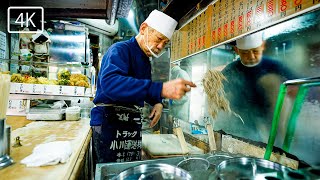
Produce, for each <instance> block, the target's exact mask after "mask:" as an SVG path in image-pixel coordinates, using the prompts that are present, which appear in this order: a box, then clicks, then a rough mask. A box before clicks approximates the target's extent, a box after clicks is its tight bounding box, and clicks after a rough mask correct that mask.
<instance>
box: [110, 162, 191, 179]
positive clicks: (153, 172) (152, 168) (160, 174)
mask: <svg viewBox="0 0 320 180" xmlns="http://www.w3.org/2000/svg"><path fill="white" fill-rule="evenodd" d="M129 179H130V180H131V179H141V180H142V179H157V180H167V179H175V180H191V179H192V177H191V175H190V174H189V173H188V172H187V171H185V170H183V169H180V168H178V167H176V166H173V165H169V164H160V163H159V164H141V165H139V166H135V167H132V168H129V169H127V170H125V171H123V172H121V173H120V174H119V175H118V176H116V177H114V178H112V180H129Z"/></svg>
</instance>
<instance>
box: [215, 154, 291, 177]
mask: <svg viewBox="0 0 320 180" xmlns="http://www.w3.org/2000/svg"><path fill="white" fill-rule="evenodd" d="M286 169H288V168H286V167H285V166H282V165H280V164H277V163H274V162H271V161H268V160H264V159H259V158H251V157H239V158H232V159H228V160H225V161H222V162H221V163H220V164H219V165H218V166H217V167H216V172H217V176H218V178H220V179H235V180H237V179H256V178H258V177H259V179H263V178H264V179H283V172H284V171H285V170H286Z"/></svg>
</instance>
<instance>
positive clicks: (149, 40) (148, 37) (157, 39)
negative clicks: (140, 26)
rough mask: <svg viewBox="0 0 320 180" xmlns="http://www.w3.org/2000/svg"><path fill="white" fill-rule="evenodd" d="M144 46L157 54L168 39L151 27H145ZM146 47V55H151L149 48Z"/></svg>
mask: <svg viewBox="0 0 320 180" xmlns="http://www.w3.org/2000/svg"><path fill="white" fill-rule="evenodd" d="M143 37H144V41H145V46H148V47H149V48H150V49H151V50H152V51H153V52H154V53H155V54H156V55H159V54H160V53H161V51H162V50H163V49H164V47H165V46H166V44H168V42H169V39H168V38H167V37H166V36H164V35H163V34H161V33H159V32H158V31H156V30H154V29H153V28H151V27H146V28H145V33H144V36H143ZM148 47H146V53H147V56H149V57H150V56H152V53H151V52H150V50H149V49H148Z"/></svg>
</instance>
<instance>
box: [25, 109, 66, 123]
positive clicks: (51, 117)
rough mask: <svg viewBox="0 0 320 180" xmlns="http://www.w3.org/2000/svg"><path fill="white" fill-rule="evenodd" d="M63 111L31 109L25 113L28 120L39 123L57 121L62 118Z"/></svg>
mask: <svg viewBox="0 0 320 180" xmlns="http://www.w3.org/2000/svg"><path fill="white" fill-rule="evenodd" d="M63 114H64V111H63V110H60V109H51V108H50V109H49V108H42V109H31V110H30V112H29V113H27V119H28V120H40V121H59V120H62V118H63Z"/></svg>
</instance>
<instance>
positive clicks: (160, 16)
mask: <svg viewBox="0 0 320 180" xmlns="http://www.w3.org/2000/svg"><path fill="white" fill-rule="evenodd" d="M144 22H145V23H147V24H148V26H150V27H152V28H153V29H155V30H156V31H158V32H160V33H161V34H163V35H165V36H166V37H167V38H168V39H171V36H172V34H173V32H174V30H175V29H176V26H177V24H178V22H177V21H176V20H174V19H173V18H172V17H170V16H168V15H166V14H164V13H163V12H160V11H158V10H153V11H152V12H151V13H150V14H149V16H148V18H147V19H146V20H145V21H144Z"/></svg>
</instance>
